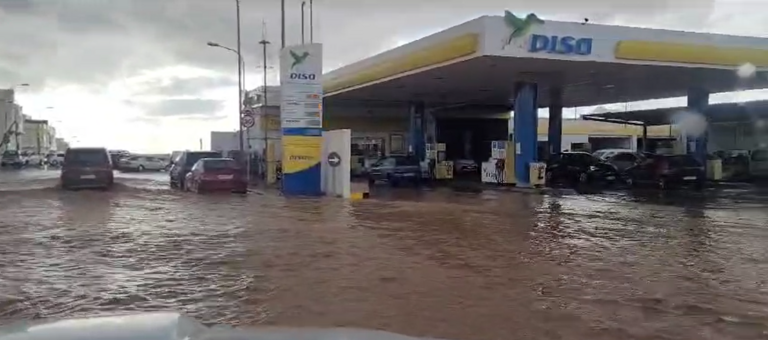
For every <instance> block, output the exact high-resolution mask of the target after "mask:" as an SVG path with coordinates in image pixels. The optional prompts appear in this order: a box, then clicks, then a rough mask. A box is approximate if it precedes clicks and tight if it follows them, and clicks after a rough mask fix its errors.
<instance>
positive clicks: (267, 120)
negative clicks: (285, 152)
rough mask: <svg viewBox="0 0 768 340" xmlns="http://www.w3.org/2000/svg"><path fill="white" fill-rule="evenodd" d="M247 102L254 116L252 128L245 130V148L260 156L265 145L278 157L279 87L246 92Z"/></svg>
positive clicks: (260, 87) (279, 135)
mask: <svg viewBox="0 0 768 340" xmlns="http://www.w3.org/2000/svg"><path fill="white" fill-rule="evenodd" d="M247 96H248V100H247V101H246V103H247V104H248V105H249V106H250V109H251V110H252V111H253V115H254V126H253V127H251V128H249V129H246V131H245V139H246V140H247V141H248V143H247V144H246V148H248V147H250V150H251V152H252V153H254V154H256V155H262V154H263V152H264V150H265V145H270V146H271V148H273V149H274V151H273V152H274V153H275V157H278V158H279V157H280V155H281V147H280V137H281V131H280V86H267V87H266V90H265V87H264V86H259V87H257V88H256V89H255V90H251V91H248V92H247Z"/></svg>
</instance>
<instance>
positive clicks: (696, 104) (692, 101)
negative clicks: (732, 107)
mask: <svg viewBox="0 0 768 340" xmlns="http://www.w3.org/2000/svg"><path fill="white" fill-rule="evenodd" d="M708 106H709V91H707V90H705V89H702V88H691V89H688V109H689V110H691V111H693V112H696V113H697V114H700V115H703V116H704V117H706V115H705V112H706V111H707V107H708ZM708 135H709V126H707V128H706V129H705V130H704V132H703V133H702V134H701V135H700V136H690V135H687V136H686V138H687V141H686V142H687V143H688V144H687V145H686V149H687V152H688V153H689V154H692V155H693V157H695V158H696V160H698V161H699V163H701V164H702V165H704V166H706V165H707V141H708V139H709V136H708ZM691 145H693V150H691V148H690V146H691Z"/></svg>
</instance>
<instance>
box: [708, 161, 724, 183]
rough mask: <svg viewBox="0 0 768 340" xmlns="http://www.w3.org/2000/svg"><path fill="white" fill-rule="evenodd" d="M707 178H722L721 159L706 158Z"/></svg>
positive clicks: (716, 179) (712, 179)
mask: <svg viewBox="0 0 768 340" xmlns="http://www.w3.org/2000/svg"><path fill="white" fill-rule="evenodd" d="M707 179H708V180H710V181H719V180H722V179H723V161H722V160H721V159H719V158H718V159H708V160H707Z"/></svg>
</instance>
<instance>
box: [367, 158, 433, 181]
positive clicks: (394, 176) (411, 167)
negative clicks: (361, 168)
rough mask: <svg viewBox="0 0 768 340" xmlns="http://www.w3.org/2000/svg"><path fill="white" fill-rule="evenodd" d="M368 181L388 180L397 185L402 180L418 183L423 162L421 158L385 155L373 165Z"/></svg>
mask: <svg viewBox="0 0 768 340" xmlns="http://www.w3.org/2000/svg"><path fill="white" fill-rule="evenodd" d="M368 181H369V183H371V184H373V183H375V182H376V181H387V182H389V184H390V185H392V186H396V185H398V184H400V183H402V182H411V183H415V184H418V183H420V182H421V164H420V163H419V159H418V158H415V157H409V156H390V157H384V158H382V159H379V160H378V161H376V163H373V165H371V169H370V170H369V172H368Z"/></svg>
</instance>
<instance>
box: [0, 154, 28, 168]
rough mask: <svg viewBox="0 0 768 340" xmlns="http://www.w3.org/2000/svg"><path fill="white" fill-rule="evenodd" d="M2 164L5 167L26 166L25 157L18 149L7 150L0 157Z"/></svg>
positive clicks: (0, 163)
mask: <svg viewBox="0 0 768 340" xmlns="http://www.w3.org/2000/svg"><path fill="white" fill-rule="evenodd" d="M0 165H1V166H3V167H14V168H21V167H23V166H24V159H23V158H22V157H21V154H20V153H19V151H18V150H5V151H3V156H2V158H0Z"/></svg>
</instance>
